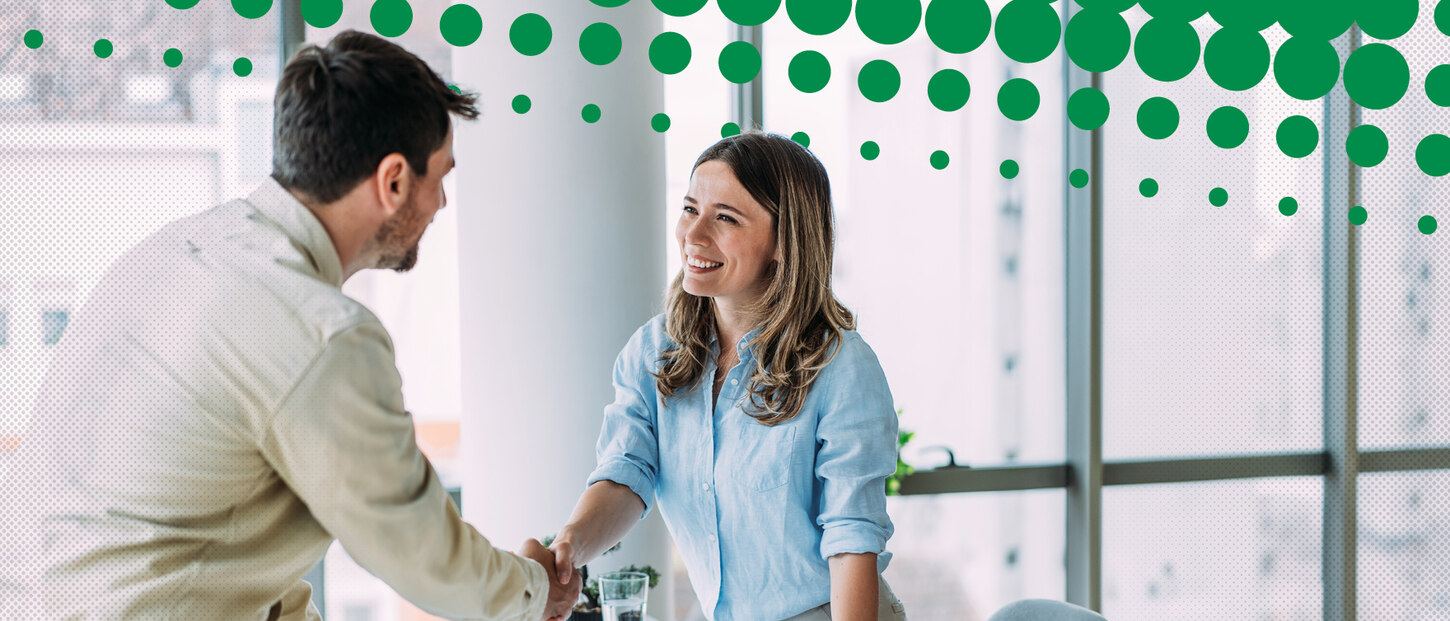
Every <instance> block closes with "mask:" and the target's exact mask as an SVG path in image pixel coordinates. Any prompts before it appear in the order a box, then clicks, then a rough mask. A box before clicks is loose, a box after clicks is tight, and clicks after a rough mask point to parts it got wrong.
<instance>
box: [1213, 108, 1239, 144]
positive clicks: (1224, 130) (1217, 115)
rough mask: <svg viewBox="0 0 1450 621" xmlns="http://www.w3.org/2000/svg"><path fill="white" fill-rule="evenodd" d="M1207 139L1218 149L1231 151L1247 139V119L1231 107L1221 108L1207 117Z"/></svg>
mask: <svg viewBox="0 0 1450 621" xmlns="http://www.w3.org/2000/svg"><path fill="white" fill-rule="evenodd" d="M1207 129H1208V139H1209V140H1210V141H1211V142H1213V144H1214V146H1217V147H1218V148H1220V149H1233V148H1235V147H1238V146H1239V145H1241V144H1243V143H1244V140H1247V139H1248V137H1249V117H1248V116H1247V115H1245V114H1244V111H1243V110H1239V109H1238V108H1235V107H1233V106H1223V107H1221V108H1219V109H1217V110H1214V111H1213V112H1212V113H1210V114H1209V115H1208V124H1207Z"/></svg>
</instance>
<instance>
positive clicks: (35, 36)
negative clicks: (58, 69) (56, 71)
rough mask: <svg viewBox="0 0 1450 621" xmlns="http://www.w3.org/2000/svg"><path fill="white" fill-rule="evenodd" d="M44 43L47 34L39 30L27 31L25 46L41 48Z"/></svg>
mask: <svg viewBox="0 0 1450 621" xmlns="http://www.w3.org/2000/svg"><path fill="white" fill-rule="evenodd" d="M42 43H45V35H42V34H40V31H39V30H27V31H25V47H28V48H30V49H32V50H34V49H39V48H40V45H41V44H42Z"/></svg>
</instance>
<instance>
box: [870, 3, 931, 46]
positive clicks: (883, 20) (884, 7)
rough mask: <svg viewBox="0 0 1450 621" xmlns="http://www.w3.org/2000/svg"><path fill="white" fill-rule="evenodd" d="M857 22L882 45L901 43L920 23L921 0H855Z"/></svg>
mask: <svg viewBox="0 0 1450 621" xmlns="http://www.w3.org/2000/svg"><path fill="white" fill-rule="evenodd" d="M856 26H858V27H860V28H861V34H864V35H866V38H867V39H870V40H872V41H875V42H877V43H880V44H881V45H894V44H897V43H901V42H902V41H905V40H907V39H910V38H911V35H913V34H915V33H916V29H917V28H919V27H920V26H921V0H856Z"/></svg>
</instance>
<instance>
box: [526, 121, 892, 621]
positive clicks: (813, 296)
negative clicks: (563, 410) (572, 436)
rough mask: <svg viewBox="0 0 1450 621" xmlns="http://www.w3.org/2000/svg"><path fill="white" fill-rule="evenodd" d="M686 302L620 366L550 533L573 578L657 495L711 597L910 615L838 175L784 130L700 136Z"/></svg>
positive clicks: (694, 577) (754, 611)
mask: <svg viewBox="0 0 1450 621" xmlns="http://www.w3.org/2000/svg"><path fill="white" fill-rule="evenodd" d="M675 237H676V239H677V241H678V242H679V249H680V253H681V259H682V260H683V262H684V264H685V265H684V267H683V269H682V270H681V273H680V275H679V276H678V277H676V279H675V281H674V284H673V285H671V287H670V292H669V299H668V302H667V307H668V308H667V311H666V312H665V313H664V314H663V315H660V316H659V317H655V318H654V319H653V320H651V321H650V322H649V323H647V324H645V325H644V326H643V327H642V328H640V329H639V330H638V331H637V332H636V333H635V334H634V336H633V337H632V338H631V339H630V341H629V343H628V344H627V345H626V346H625V348H624V350H623V351H622V352H620V355H619V358H618V360H617V361H616V363H615V367H614V386H615V401H614V403H613V404H612V405H610V406H609V407H608V408H607V409H606V410H605V414H604V426H603V430H602V432H601V434H600V437H599V443H598V448H597V451H598V459H599V462H598V467H597V468H596V469H595V471H594V473H593V474H591V475H590V477H589V487H588V489H587V490H586V491H585V492H584V494H583V495H582V496H581V497H580V499H579V502H578V504H577V505H576V506H575V509H574V513H573V515H572V516H571V517H570V519H569V523H568V524H567V525H565V526H564V528H563V529H561V530H560V532H559V534H558V537H557V538H556V539H555V541H554V543H553V545H552V546H551V547H552V549H553V550H554V553H555V558H556V566H557V567H558V568H559V574H560V575H559V579H560V580H565V581H567V580H568V579H569V578H570V577H571V575H572V568H573V567H575V566H576V565H582V564H584V563H587V562H589V561H591V560H593V559H594V558H596V557H598V556H599V555H600V554H601V553H603V552H604V551H605V550H608V549H609V548H610V547H612V546H613V545H614V544H615V543H616V542H618V541H619V540H620V539H621V538H623V537H624V535H625V534H626V533H627V532H628V531H629V529H630V528H631V527H632V526H633V525H634V524H635V523H636V522H637V521H638V520H639V519H641V518H642V517H643V516H644V515H645V514H646V513H648V511H649V509H650V507H651V506H652V505H653V503H654V502H655V500H656V499H658V502H659V504H660V510H661V511H662V512H663V514H664V518H665V522H666V524H667V525H668V527H669V529H670V532H671V533H672V534H673V535H674V538H675V541H676V543H678V544H679V546H680V551H681V554H682V556H683V557H684V559H685V562H686V565H687V567H688V569H689V573H690V581H691V582H692V583H693V584H694V585H695V590H696V593H697V594H698V595H699V597H700V604H701V606H702V608H703V610H704V611H706V614H707V616H709V617H711V618H712V619H718V620H721V621H742V620H759V621H779V620H781V619H800V620H802V621H804V620H815V619H835V620H837V621H839V620H842V619H851V620H866V621H877V620H878V619H879V620H881V621H899V620H902V619H905V615H904V613H903V611H902V606H901V603H900V602H899V601H898V600H897V599H896V598H895V596H894V595H892V593H891V591H890V589H889V588H888V587H887V586H886V583H885V582H884V581H882V580H881V571H882V570H884V569H885V568H886V565H887V563H888V562H889V560H890V556H891V555H890V553H888V552H886V550H885V548H886V540H887V539H888V538H890V536H891V533H892V525H891V520H890V518H889V517H887V515H886V487H885V479H886V477H887V476H888V475H890V474H891V473H892V472H894V471H895V468H896V415H895V412H894V408H893V403H892V400H891V393H890V391H889V390H888V389H887V385H886V378H885V376H884V375H883V373H882V371H881V366H880V364H879V363H878V362H877V360H876V356H875V354H873V353H872V351H871V348H870V347H868V346H867V345H866V343H865V342H864V341H862V340H861V337H860V335H858V334H857V333H856V332H855V331H854V328H855V319H854V318H853V317H852V315H851V313H850V311H848V310H846V308H845V307H844V306H842V305H841V303H840V302H839V301H837V300H836V297H835V295H834V294H832V292H831V287H830V282H831V260H832V252H833V244H834V240H833V233H832V215H831V192H830V183H829V180H828V179H827V177H826V171H825V169H824V168H823V167H822V166H821V164H820V162H819V161H817V160H816V158H815V157H814V156H812V155H811V154H810V152H808V151H806V150H805V148H803V147H801V146H799V145H797V144H796V143H794V142H792V141H790V140H787V139H785V138H782V137H780V136H776V135H769V134H762V133H756V132H751V133H745V134H741V135H738V136H733V137H730V138H726V139H724V140H721V141H720V142H718V143H716V144H715V145H714V146H712V147H710V148H709V149H707V150H706V151H705V152H704V153H703V154H701V155H700V157H699V159H698V160H696V162H695V167H694V170H693V173H692V174H691V181H690V189H689V195H688V196H686V197H685V198H684V204H683V206H682V209H681V213H680V219H679V224H678V225H677V227H676V229H675Z"/></svg>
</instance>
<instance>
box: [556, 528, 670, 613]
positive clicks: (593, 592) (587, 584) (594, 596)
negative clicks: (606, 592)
mask: <svg viewBox="0 0 1450 621" xmlns="http://www.w3.org/2000/svg"><path fill="white" fill-rule="evenodd" d="M543 543H544V547H548V546H549V545H550V544H552V543H554V536H553V535H549V536H548V537H545V538H544V539H543ZM618 549H619V544H615V546H614V547H612V548H610V549H608V550H605V551H604V554H601V555H600V556H608V555H609V554H610V553H611V552H614V551H615V550H618ZM617 571H637V572H639V573H642V574H645V575H647V576H649V588H651V589H653V588H655V585H657V584H659V582H660V574H659V572H657V571H655V569H654V568H653V567H650V566H649V565H645V566H643V567H641V566H638V565H630V566H628V567H621V568H619V569H618V570H617ZM579 579H580V580H583V581H584V589H583V590H582V591H581V592H580V593H579V603H577V604H574V613H573V614H571V615H570V616H569V619H570V621H604V606H603V604H602V603H601V602H600V601H599V579H598V578H590V577H589V566H588V565H585V566H582V567H580V568H579Z"/></svg>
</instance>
